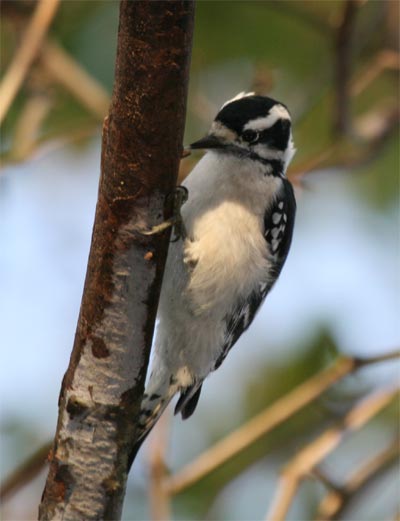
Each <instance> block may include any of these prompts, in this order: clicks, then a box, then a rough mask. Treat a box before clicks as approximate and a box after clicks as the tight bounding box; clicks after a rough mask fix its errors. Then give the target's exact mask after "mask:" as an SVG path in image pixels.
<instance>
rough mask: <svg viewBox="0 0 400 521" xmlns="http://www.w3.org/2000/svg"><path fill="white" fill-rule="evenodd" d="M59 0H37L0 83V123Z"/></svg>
mask: <svg viewBox="0 0 400 521" xmlns="http://www.w3.org/2000/svg"><path fill="white" fill-rule="evenodd" d="M59 3H60V0H39V1H38V4H37V7H36V10H35V12H34V14H33V16H32V18H31V20H30V22H29V25H28V27H27V29H26V31H25V34H24V36H23V39H22V42H21V45H20V47H19V49H18V50H17V52H16V53H15V56H14V58H13V60H12V62H11V65H10V66H9V68H8V70H7V72H6V73H5V75H4V77H3V81H2V82H1V84H0V123H1V122H2V121H3V119H4V117H5V115H6V114H7V111H8V109H9V108H10V106H11V104H12V101H13V99H14V98H15V96H16V94H17V92H18V90H19V89H20V87H21V85H22V82H23V80H24V78H25V76H26V74H27V73H28V71H29V68H30V66H31V65H32V62H33V60H34V59H35V57H36V56H37V54H38V52H39V50H40V46H41V44H42V41H43V38H44V36H45V35H46V33H47V31H48V29H49V26H50V24H51V21H52V20H53V18H54V16H55V14H56V11H57V7H58V5H59Z"/></svg>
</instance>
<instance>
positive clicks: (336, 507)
mask: <svg viewBox="0 0 400 521" xmlns="http://www.w3.org/2000/svg"><path fill="white" fill-rule="evenodd" d="M398 456H399V440H398V439H395V440H394V441H393V442H392V443H391V444H390V445H389V446H387V447H385V449H384V450H383V451H381V452H379V453H378V454H376V455H375V456H374V457H373V458H372V459H370V460H368V461H367V462H366V463H364V464H363V465H362V466H361V467H359V468H358V469H357V470H356V471H355V472H354V473H353V474H352V475H351V476H350V477H349V478H348V479H347V480H346V482H345V484H344V485H343V486H341V487H339V488H336V489H331V490H330V491H329V492H328V494H327V495H326V496H325V497H324V499H323V500H322V502H321V504H320V506H319V508H318V513H317V519H319V520H320V521H322V520H323V521H331V520H334V519H338V518H339V517H340V516H342V515H343V512H344V510H345V509H347V508H348V507H349V505H350V504H351V503H352V502H353V501H354V500H355V499H356V497H358V495H359V494H361V493H362V492H364V491H365V489H366V488H367V487H368V486H369V485H371V484H372V482H373V481H375V480H376V479H379V478H380V476H381V475H382V473H384V472H385V471H386V470H388V468H390V467H391V466H392V465H393V464H394V463H395V462H396V461H397V460H398Z"/></svg>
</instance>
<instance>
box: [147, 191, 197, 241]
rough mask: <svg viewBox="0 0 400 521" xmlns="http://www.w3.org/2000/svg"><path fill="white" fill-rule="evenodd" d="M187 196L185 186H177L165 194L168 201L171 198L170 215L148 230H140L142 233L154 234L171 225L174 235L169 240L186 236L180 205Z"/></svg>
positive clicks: (176, 239)
mask: <svg viewBox="0 0 400 521" xmlns="http://www.w3.org/2000/svg"><path fill="white" fill-rule="evenodd" d="M188 197H189V192H188V189H187V188H186V187H185V186H177V187H176V188H175V189H174V191H173V192H171V193H170V194H169V195H168V196H167V200H168V202H169V201H171V199H172V217H171V218H170V219H167V220H166V221H164V222H162V223H161V224H157V225H156V226H153V227H152V228H151V229H150V230H148V231H144V232H142V233H143V235H155V234H157V233H161V232H163V231H164V230H167V229H168V228H170V227H173V232H174V237H173V239H172V240H171V242H176V241H178V240H179V239H185V238H186V228H185V225H184V222H183V219H182V215H181V207H182V205H183V204H185V203H186V201H187V200H188Z"/></svg>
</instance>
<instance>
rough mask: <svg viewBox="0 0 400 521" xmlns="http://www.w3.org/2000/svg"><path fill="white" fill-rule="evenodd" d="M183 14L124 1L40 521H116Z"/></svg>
mask: <svg viewBox="0 0 400 521" xmlns="http://www.w3.org/2000/svg"><path fill="white" fill-rule="evenodd" d="M193 13H194V5H193V2H187V1H173V2H162V3H160V2H147V1H143V2H142V1H135V2H130V1H122V2H121V6H120V25H119V33H118V50H117V61H116V74H115V85H114V92H113V97H112V102H111V108H110V112H109V116H108V118H107V119H106V120H105V124H104V129H103V148H102V165H101V171H102V173H101V179H100V187H99V195H98V202H97V208H96V217H95V224H94V230H93V237H92V244H91V250H90V257H89V264H88V269H87V275H86V282H85V288H84V294H83V299H82V305H81V311H80V316H79V321H78V326H77V331H76V337H75V343H74V348H73V352H72V355H71V360H70V364H69V367H68V370H67V372H66V374H65V377H64V381H63V384H62V388H61V394H60V402H59V418H58V425H57V432H56V436H55V441H54V447H53V451H52V454H51V458H50V459H51V462H50V471H49V475H48V478H47V483H46V486H45V490H44V493H43V498H42V503H41V506H40V508H39V517H40V519H42V520H49V519H61V518H62V519H63V520H64V521H67V520H74V521H77V520H81V519H85V520H95V519H96V520H99V519H119V518H120V516H121V511H122V503H123V497H124V493H125V485H126V478H127V472H128V469H127V467H128V457H129V454H130V452H131V450H132V447H133V446H134V444H135V417H136V416H137V413H138V408H139V405H140V401H141V397H142V394H143V387H144V379H145V373H146V367H147V363H148V358H149V353H150V347H151V341H152V335H153V329H154V322H155V317H156V310H157V304H158V297H159V291H160V285H161V279H162V274H163V269H164V263H165V259H166V254H167V248H168V240H169V235H170V232H169V231H167V232H165V233H164V234H163V235H162V236H160V235H158V236H151V237H147V236H143V235H142V234H141V233H140V232H141V230H143V229H149V228H150V227H151V226H153V225H154V224H158V223H160V222H162V221H163V220H164V219H165V218H167V217H169V211H170V208H166V207H165V196H166V195H167V194H168V193H170V192H171V191H172V189H173V187H174V185H175V183H176V178H177V172H178V165H179V158H180V155H181V147H182V137H183V128H184V117H185V104H186V93H187V82H188V69H189V61H190V51H191V39H192V32H193Z"/></svg>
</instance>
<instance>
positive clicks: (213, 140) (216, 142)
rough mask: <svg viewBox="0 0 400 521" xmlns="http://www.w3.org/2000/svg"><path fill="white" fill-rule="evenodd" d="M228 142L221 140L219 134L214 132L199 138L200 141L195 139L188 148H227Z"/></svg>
mask: <svg viewBox="0 0 400 521" xmlns="http://www.w3.org/2000/svg"><path fill="white" fill-rule="evenodd" d="M225 147H226V144H225V143H224V142H223V141H221V140H220V139H219V138H218V137H217V136H214V135H213V134H208V135H207V136H205V137H203V138H202V139H199V140H198V141H195V142H194V143H192V144H191V145H189V146H188V147H187V148H188V149H189V150H195V149H202V148H203V149H209V148H225Z"/></svg>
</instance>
